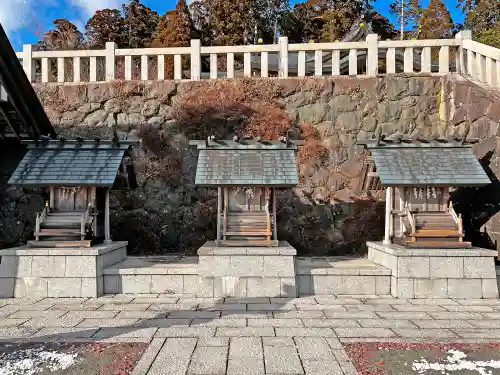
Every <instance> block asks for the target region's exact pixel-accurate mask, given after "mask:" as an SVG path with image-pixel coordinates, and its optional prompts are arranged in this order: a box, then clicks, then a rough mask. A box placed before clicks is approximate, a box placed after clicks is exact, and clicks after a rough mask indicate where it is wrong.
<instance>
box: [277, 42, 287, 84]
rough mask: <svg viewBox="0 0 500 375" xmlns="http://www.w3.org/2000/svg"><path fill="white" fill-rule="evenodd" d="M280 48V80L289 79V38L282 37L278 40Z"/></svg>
mask: <svg viewBox="0 0 500 375" xmlns="http://www.w3.org/2000/svg"><path fill="white" fill-rule="evenodd" d="M278 47H279V54H278V58H279V71H278V77H279V78H288V37H286V36H281V37H279V39H278Z"/></svg>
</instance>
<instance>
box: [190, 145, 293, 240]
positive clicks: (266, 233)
mask: <svg viewBox="0 0 500 375" xmlns="http://www.w3.org/2000/svg"><path fill="white" fill-rule="evenodd" d="M300 143H301V141H292V140H289V139H288V138H287V137H281V139H280V140H278V141H264V140H260V139H258V138H256V139H253V138H252V139H250V138H243V139H238V138H237V137H235V138H234V139H233V140H231V141H229V140H216V139H215V137H214V136H211V137H209V138H208V139H206V140H205V141H190V145H192V146H198V149H199V150H200V153H199V158H198V165H197V168H196V184H197V185H199V186H207V187H217V189H218V201H217V239H216V244H217V246H278V237H277V228H276V189H277V188H288V187H293V186H296V185H297V184H298V183H299V176H298V171H297V163H296V159H295V153H296V151H297V149H298V145H299V144H300Z"/></svg>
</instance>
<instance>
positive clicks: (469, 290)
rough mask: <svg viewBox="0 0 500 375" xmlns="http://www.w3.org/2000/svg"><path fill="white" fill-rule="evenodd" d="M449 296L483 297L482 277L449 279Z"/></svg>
mask: <svg viewBox="0 0 500 375" xmlns="http://www.w3.org/2000/svg"><path fill="white" fill-rule="evenodd" d="M448 297H449V298H483V290H482V283H481V279H448Z"/></svg>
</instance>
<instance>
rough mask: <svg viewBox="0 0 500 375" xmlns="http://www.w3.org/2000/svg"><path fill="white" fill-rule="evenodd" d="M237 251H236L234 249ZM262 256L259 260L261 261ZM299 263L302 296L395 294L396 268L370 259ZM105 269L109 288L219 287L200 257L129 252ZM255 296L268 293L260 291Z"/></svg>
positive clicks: (185, 290)
mask: <svg viewBox="0 0 500 375" xmlns="http://www.w3.org/2000/svg"><path fill="white" fill-rule="evenodd" d="M205 250H206V252H209V251H210V252H211V253H212V254H214V255H215V256H221V255H220V254H223V253H224V254H226V255H227V254H228V253H227V251H228V249H211V250H208V249H205ZM254 251H255V249H251V250H250V252H251V253H253V252H254ZM266 251H269V252H276V250H275V248H271V249H270V248H267V249H266ZM247 253H248V251H245V254H247ZM231 254H232V256H235V255H234V252H231ZM240 256H243V255H240ZM256 256H257V255H256ZM259 257H262V259H261V261H262V262H263V263H262V265H263V264H264V262H265V261H266V260H264V258H263V256H261V255H259ZM259 261H260V260H257V262H259ZM274 261H276V259H275V260H274ZM241 262H242V263H244V264H245V267H251V266H252V262H254V265H255V260H249V261H247V260H246V258H245V259H243V260H242V261H241ZM245 262H246V263H245ZM268 262H269V261H268ZM235 264H236V265H239V264H240V263H239V259H238V258H235V259H233V265H235ZM285 265H286V264H285ZM285 265H282V266H285ZM226 266H228V264H226ZM293 266H294V268H293V272H294V274H293V275H294V276H293V277H295V282H296V286H297V288H298V295H299V296H307V295H315V294H316V295H333V294H338V295H374V294H381V295H388V294H390V282H391V271H390V270H389V269H387V268H385V267H382V266H379V265H377V264H375V263H373V262H371V261H369V260H368V259H364V258H353V257H317V258H316V257H299V258H296V259H295V262H294V264H293ZM273 270H274V272H278V271H279V269H278V268H276V267H275V268H274V269H273ZM233 271H234V272H238V269H234V270H231V268H227V269H226V272H233ZM251 271H252V272H254V273H253V276H252V277H254V278H257V277H258V270H256V269H253V270H251ZM240 272H241V271H240ZM103 274H104V292H105V293H106V294H108V293H125V294H137V293H143V294H148V293H167V294H168V293H175V294H192V295H197V296H200V295H202V294H203V293H205V294H210V293H214V292H213V290H214V282H213V281H210V279H209V280H208V281H207V280H205V284H204V283H203V281H204V280H203V278H202V276H199V266H198V257H184V256H155V257H128V258H127V259H126V260H125V261H123V262H120V263H118V264H115V265H113V266H111V267H109V268H106V269H105V270H104V273H103ZM229 277H231V276H229ZM233 277H234V275H233ZM212 280H213V279H212ZM278 280H279V277H278ZM247 282H248V278H247ZM247 286H248V284H247ZM207 288H208V289H209V290H208V291H207V290H206V289H207ZM215 292H216V293H218V292H217V291H215ZM244 292H245V293H242V294H241V295H240V297H242V298H244V297H245V296H246V297H249V296H248V293H247V291H246V290H245V291H244ZM280 293H281V291H280ZM228 297H229V296H228ZM252 297H264V296H261V295H255V296H252Z"/></svg>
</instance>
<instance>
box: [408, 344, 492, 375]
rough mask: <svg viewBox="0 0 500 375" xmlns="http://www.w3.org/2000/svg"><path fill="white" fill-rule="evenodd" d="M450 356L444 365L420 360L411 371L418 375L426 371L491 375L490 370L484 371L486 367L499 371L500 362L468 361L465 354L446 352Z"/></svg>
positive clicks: (414, 362) (452, 351) (455, 351)
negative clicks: (462, 371) (465, 371)
mask: <svg viewBox="0 0 500 375" xmlns="http://www.w3.org/2000/svg"><path fill="white" fill-rule="evenodd" d="M447 353H448V354H450V355H449V356H448V357H446V361H445V362H444V363H439V362H433V363H429V362H428V361H427V360H425V359H420V361H413V364H412V370H414V371H416V372H417V373H418V374H425V372H426V371H427V370H433V371H440V372H441V373H442V374H450V373H451V372H453V371H461V370H469V371H477V373H478V374H479V375H491V373H492V372H491V370H486V368H487V367H489V368H494V369H500V361H497V360H491V361H469V360H467V354H465V353H463V352H461V351H459V350H454V349H450V350H448V352H447Z"/></svg>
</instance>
